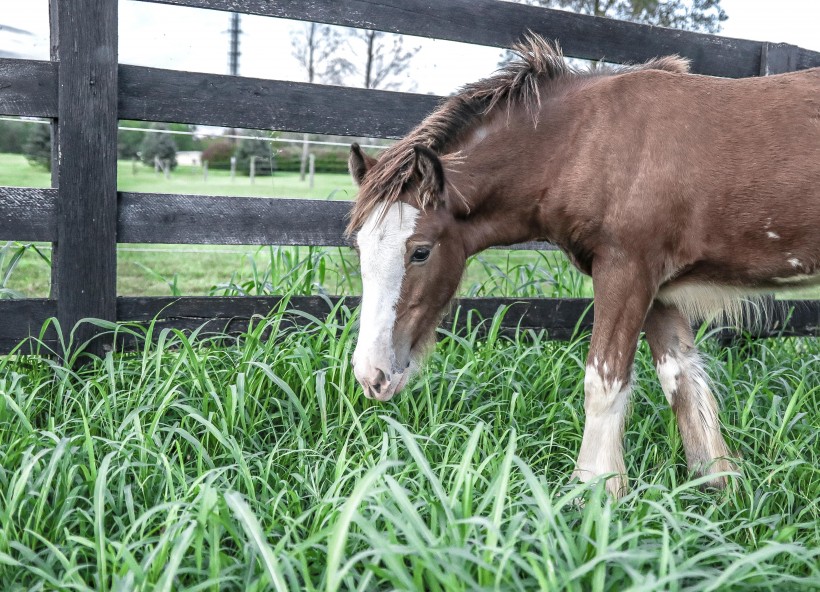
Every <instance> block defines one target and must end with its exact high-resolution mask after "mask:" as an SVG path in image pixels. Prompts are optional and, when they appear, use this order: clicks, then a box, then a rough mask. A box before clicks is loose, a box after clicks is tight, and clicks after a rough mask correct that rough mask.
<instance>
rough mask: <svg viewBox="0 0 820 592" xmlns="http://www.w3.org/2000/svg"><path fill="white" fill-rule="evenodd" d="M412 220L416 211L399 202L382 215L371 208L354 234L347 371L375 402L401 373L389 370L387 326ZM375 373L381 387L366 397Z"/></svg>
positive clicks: (397, 292) (389, 330)
mask: <svg viewBox="0 0 820 592" xmlns="http://www.w3.org/2000/svg"><path fill="white" fill-rule="evenodd" d="M418 215H419V210H418V209H417V208H414V207H413V206H410V205H408V204H406V203H403V202H398V203H394V204H392V205H391V206H390V207H389V208H387V210H386V211H383V210H382V209H381V208H377V209H376V210H375V211H374V212H373V213H372V214H371V215H370V217H369V218H368V219H367V221H366V222H365V223H364V225H363V226H362V228H361V230H359V233H358V234H357V235H356V241H357V243H358V245H359V257H360V260H361V270H362V305H361V313H360V318H359V323H360V326H359V340H358V342H357V343H356V351H355V352H354V353H353V366H354V373H355V375H356V378H357V379H358V380H359V382H360V383H362V386H363V387H364V390H365V394H366V395H367V396H371V395H372V396H374V397H375V398H377V399H379V400H387V399H389V398H390V397H392V396H393V394H394V393H395V391H396V390H397V388H398V387H399V386H403V381H402V378H403V372H404V368H396V367H395V365H396V359H395V352H394V351H393V325H394V324H395V321H396V305H397V304H398V302H399V295H400V293H401V284H402V280H403V279H404V260H405V252H406V250H407V239H408V238H410V236H411V235H412V234H413V232H414V231H415V228H416V218H417V217H418ZM379 371H381V372H383V373H384V377H385V380H386V382H387V385H386V387H384V388H383V389H382V390H381V391H380V392H378V393H376V392H373V393H371V392H369V391H368V387H367V383H370V384H373V383H375V382H378V381H379ZM400 383H401V384H400Z"/></svg>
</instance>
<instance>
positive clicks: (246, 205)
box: [0, 192, 555, 250]
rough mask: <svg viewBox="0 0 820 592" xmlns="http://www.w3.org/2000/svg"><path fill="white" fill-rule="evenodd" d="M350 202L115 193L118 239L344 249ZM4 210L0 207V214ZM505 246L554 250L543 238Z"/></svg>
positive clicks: (346, 244)
mask: <svg viewBox="0 0 820 592" xmlns="http://www.w3.org/2000/svg"><path fill="white" fill-rule="evenodd" d="M350 206H351V202H348V201H320V200H314V199H287V198H255V197H227V196H206V195H172V194H163V193H128V192H123V193H120V194H119V222H118V227H117V228H118V229H117V240H118V242H121V243H149V244H152V243H154V244H155V243H162V244H195V245H313V246H325V247H344V246H350V242H349V241H348V240H347V239H346V238H345V236H344V231H345V226H346V224H347V216H348V214H349V212H350ZM2 213H3V210H2V209H1V208H0V216H2ZM0 222H2V220H1V219H0ZM0 230H2V226H0ZM503 248H506V249H510V250H554V249H555V247H554V246H552V245H551V244H549V243H543V242H530V243H523V244H520V245H512V246H510V247H503Z"/></svg>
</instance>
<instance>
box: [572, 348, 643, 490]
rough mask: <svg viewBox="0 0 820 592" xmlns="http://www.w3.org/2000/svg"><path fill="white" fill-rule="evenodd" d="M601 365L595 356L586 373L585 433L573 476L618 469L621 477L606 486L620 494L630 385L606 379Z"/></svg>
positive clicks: (586, 477)
mask: <svg viewBox="0 0 820 592" xmlns="http://www.w3.org/2000/svg"><path fill="white" fill-rule="evenodd" d="M605 366H606V364H605ZM598 368H599V364H598V359H597V358H596V359H595V360H594V362H593V363H592V364H590V365H589V366H587V369H586V374H585V376H584V392H585V397H584V411H585V414H586V416H585V419H584V436H583V440H582V441H581V451H580V452H579V453H578V462H577V463H576V467H575V472H574V473H573V476H574V477H577V478H579V479H580V480H581V481H589V480H590V479H592V478H594V477H597V476H599V475H605V474H608V473H617V474H618V475H619V477H616V478H613V479H610V480H609V481H608V482H607V489H608V490H609V491H610V492H612V493H614V494H616V495H617V494H619V493H621V490H622V489H623V488H624V485H625V482H626V467H625V466H624V460H623V442H622V440H623V430H624V417H625V415H626V407H627V403H628V401H629V392H630V390H631V389H630V386H629V385H628V384H624V383H623V382H622V381H621V380H617V379H615V380H611V381H610V380H607V379H606V378H605V376H603V375H602V374H601V372H600V371H599V369H598Z"/></svg>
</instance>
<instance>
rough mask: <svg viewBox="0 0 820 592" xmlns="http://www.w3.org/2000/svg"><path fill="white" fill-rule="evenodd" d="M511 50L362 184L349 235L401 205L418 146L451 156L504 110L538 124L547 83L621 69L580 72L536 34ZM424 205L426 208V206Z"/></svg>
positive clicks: (674, 60)
mask: <svg viewBox="0 0 820 592" xmlns="http://www.w3.org/2000/svg"><path fill="white" fill-rule="evenodd" d="M510 49H511V50H512V52H513V53H514V54H516V59H513V60H512V61H510V62H509V63H508V64H507V65H505V66H504V67H503V68H501V69H500V70H499V71H498V72H496V73H495V74H494V75H493V76H490V77H489V78H485V79H483V80H479V81H478V82H473V83H471V84H468V85H466V86H464V87H462V88H461V89H460V90H459V91H458V92H457V93H456V94H455V95H452V96H450V97H448V98H446V99H445V100H444V102H443V103H442V104H441V106H440V107H439V108H438V109H436V110H435V111H434V112H433V113H431V114H430V115H429V116H428V117H427V118H425V119H424V121H422V122H421V124H420V125H419V126H418V127H416V129H414V130H413V131H412V132H410V134H409V135H407V136H406V137H405V138H404V139H402V140H399V141H398V142H397V143H395V144H393V145H392V146H391V147H390V148H388V149H387V150H385V152H384V153H383V154H382V156H381V158H380V159H379V160H378V162H377V163H376V164H375V165H373V167H372V169H371V170H370V171H368V174H367V175H365V178H364V180H363V181H362V184H361V187H360V189H359V196H358V198H357V200H356V203H355V204H354V207H353V209H352V211H351V214H350V222H349V224H348V227H347V232H348V233H352V232H354V231H356V230H357V229H358V228H360V227H361V226H362V224H364V222H365V220H367V218H368V217H369V216H370V214H371V213H372V212H373V211H374V210H375V209H376V208H377V207H379V206H380V205H381V206H383V207H385V208H386V207H387V206H389V205H391V204H393V203H395V202H396V201H398V199H399V196H400V195H401V193H402V190H403V189H404V187H405V185H406V184H407V182H408V181H409V180H410V179H411V177H412V175H413V166H414V163H415V151H414V148H413V147H414V146H415V145H417V144H421V145H424V146H427V147H428V148H430V149H431V150H433V151H434V152H437V153H438V154H446V152H447V150H448V149H450V148H451V147H453V146H455V145H456V144H457V143H458V142H459V141H460V140H461V139H463V138H464V136H465V134H466V133H467V132H469V131H471V130H472V129H474V128H475V127H476V126H477V125H479V124H481V123H482V122H484V121H485V120H486V119H487V117H488V116H491V115H492V114H494V113H495V112H496V111H498V110H499V109H502V108H506V109H507V110H508V111H509V110H511V109H512V108H514V107H519V108H523V109H525V110H526V111H527V113H528V114H529V115H530V117H531V118H532V119H533V123H534V124H535V123H537V118H538V112H539V111H540V108H541V92H542V90H544V86H545V85H546V83H547V82H549V81H562V80H574V79H578V78H582V77H588V76H599V75H606V74H612V73H614V72H619V71H621V70H620V69H618V68H609V67H604V68H600V67H595V68H592V69H590V70H588V71H581V70H577V69H575V68H573V67H571V66H570V65H568V64H567V63H566V61H565V60H564V56H563V54H562V52H561V49H560V47H559V46H558V43H557V42H554V43H553V42H550V41H547V40H546V39H544V38H543V37H540V36H538V35H535V34H533V33H530V34H528V35H526V36H525V37H524V39H523V40H522V41H519V42H518V43H516V44H515V45H513V46H512V47H511V48H510ZM632 69H652V70H668V71H671V72H677V73H685V72H688V71H689V62H688V61H687V60H686V59H684V58H681V57H679V56H667V57H662V58H656V59H654V60H650V61H649V62H646V63H645V64H642V65H640V66H636V67H633V68H632ZM420 205H421V206H422V207H424V206H425V205H427V204H420Z"/></svg>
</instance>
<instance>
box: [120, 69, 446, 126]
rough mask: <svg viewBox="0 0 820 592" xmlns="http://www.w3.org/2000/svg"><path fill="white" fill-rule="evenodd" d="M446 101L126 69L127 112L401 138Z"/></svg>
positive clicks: (148, 117)
mask: <svg viewBox="0 0 820 592" xmlns="http://www.w3.org/2000/svg"><path fill="white" fill-rule="evenodd" d="M438 101H439V99H438V97H435V96H431V95H418V94H411V93H397V92H387V91H374V90H365V89H361V88H343V87H334V86H325V85H321V84H307V83H302V82H282V81H276V80H262V79H257V78H242V77H236V76H219V75H216V74H200V73H194V72H176V71H173V70H161V69H158V68H144V67H140V66H120V68H119V110H120V118H121V119H137V120H141V121H169V122H177V123H191V124H196V125H218V126H225V127H236V128H248V129H275V130H287V131H299V132H311V133H317V134H333V135H342V136H357V137H379V138H401V137H403V136H404V135H406V134H407V132H409V131H410V130H411V129H412V128H413V127H414V126H415V125H417V124H418V123H419V122H420V121H421V120H422V119H423V118H424V117H425V116H426V115H427V114H428V113H429V112H430V111H432V110H433V109H434V108H435V107H436V105H437V104H438Z"/></svg>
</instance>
